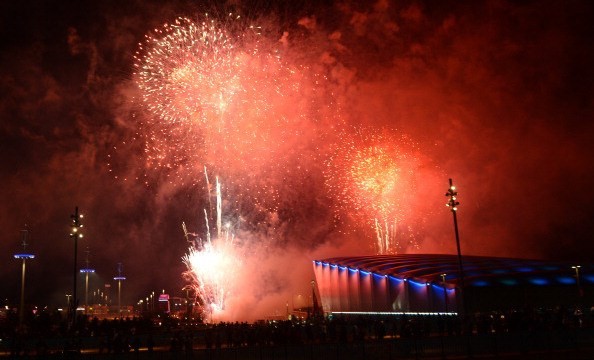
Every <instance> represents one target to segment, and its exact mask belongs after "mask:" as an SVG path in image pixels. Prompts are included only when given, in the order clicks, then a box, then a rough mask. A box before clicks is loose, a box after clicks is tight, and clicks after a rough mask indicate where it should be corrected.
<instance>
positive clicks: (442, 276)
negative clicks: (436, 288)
mask: <svg viewBox="0 0 594 360" xmlns="http://www.w3.org/2000/svg"><path fill="white" fill-rule="evenodd" d="M446 275H447V274H445V273H444V274H440V275H439V276H441V286H443V301H444V303H445V312H448V290H447V288H446Z"/></svg>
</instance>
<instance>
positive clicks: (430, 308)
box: [313, 254, 594, 313]
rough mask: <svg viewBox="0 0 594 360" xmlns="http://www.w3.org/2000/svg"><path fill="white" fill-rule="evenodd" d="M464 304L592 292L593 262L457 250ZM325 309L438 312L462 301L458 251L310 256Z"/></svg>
mask: <svg viewBox="0 0 594 360" xmlns="http://www.w3.org/2000/svg"><path fill="white" fill-rule="evenodd" d="M463 261H464V281H465V300H464V301H465V302H467V306H468V309H469V310H470V311H487V310H504V309H518V308H523V307H526V306H531V307H555V306H558V305H575V304H578V303H579V302H584V303H585V302H586V301H591V300H593V299H594V291H588V290H591V289H589V287H592V285H593V284H594V265H584V264H582V265H581V266H580V268H579V269H580V271H579V272H577V271H575V263H568V262H551V261H543V260H526V259H510V258H497V257H482V256H463ZM313 266H314V271H315V276H316V280H317V284H318V289H319V292H320V298H321V302H322V307H323V310H324V312H326V313H340V312H347V313H348V312H356V313H384V312H386V313H402V312H412V313H419V312H422V313H443V312H458V311H459V308H460V306H459V305H460V299H459V294H460V292H459V278H458V275H457V274H458V269H459V268H458V258H457V256H456V255H428V254H405V255H374V256H356V257H335V258H328V259H323V260H315V261H314V262H313Z"/></svg>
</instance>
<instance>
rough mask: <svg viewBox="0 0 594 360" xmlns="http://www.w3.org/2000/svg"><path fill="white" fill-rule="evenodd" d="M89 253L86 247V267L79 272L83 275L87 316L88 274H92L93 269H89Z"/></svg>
mask: <svg viewBox="0 0 594 360" xmlns="http://www.w3.org/2000/svg"><path fill="white" fill-rule="evenodd" d="M90 252H91V251H90V250H89V248H88V247H87V251H86V253H87V260H86V267H85V268H82V269H80V272H81V273H83V274H85V315H86V314H87V311H88V308H89V273H94V272H95V269H91V268H90V267H89V253H90Z"/></svg>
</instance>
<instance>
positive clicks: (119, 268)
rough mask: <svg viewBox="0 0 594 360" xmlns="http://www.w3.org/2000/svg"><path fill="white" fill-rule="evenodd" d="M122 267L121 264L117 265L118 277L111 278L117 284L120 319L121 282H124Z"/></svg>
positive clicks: (120, 314)
mask: <svg viewBox="0 0 594 360" xmlns="http://www.w3.org/2000/svg"><path fill="white" fill-rule="evenodd" d="M123 267H124V266H123V265H122V263H118V276H115V277H114V278H113V279H114V280H117V282H118V315H119V316H120V317H121V316H122V281H124V280H126V277H125V276H123V275H122V270H123Z"/></svg>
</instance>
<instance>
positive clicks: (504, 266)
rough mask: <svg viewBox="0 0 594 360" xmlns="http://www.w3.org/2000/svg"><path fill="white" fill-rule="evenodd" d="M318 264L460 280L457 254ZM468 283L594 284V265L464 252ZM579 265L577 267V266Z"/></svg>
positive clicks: (422, 279) (350, 259)
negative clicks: (466, 253)
mask: <svg viewBox="0 0 594 360" xmlns="http://www.w3.org/2000/svg"><path fill="white" fill-rule="evenodd" d="M314 263H315V264H317V265H327V266H331V267H340V268H341V269H346V268H348V269H349V270H351V271H362V272H369V273H373V274H376V275H379V276H390V277H394V278H398V279H402V280H413V281H417V282H423V283H441V281H442V278H441V275H442V274H446V278H445V279H446V281H447V282H448V283H450V284H452V283H457V282H458V281H459V276H458V257H457V256H456V255H444V254H401V255H372V256H350V257H334V258H327V259H323V260H314ZM462 264H463V269H464V283H465V286H473V287H483V286H526V285H528V286H555V285H571V284H574V285H575V284H577V277H576V273H578V272H579V275H580V276H579V280H580V281H581V283H582V284H594V265H592V264H576V263H569V262H559V261H544V260H526V259H513V258H498V257H484V256H463V257H462ZM578 265H579V269H578V270H576V268H575V267H576V266H578Z"/></svg>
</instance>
